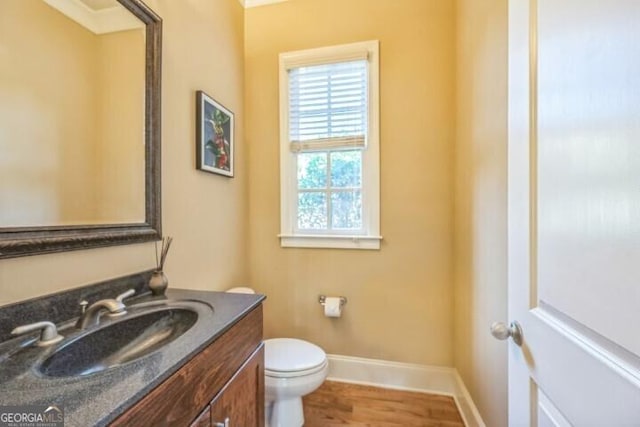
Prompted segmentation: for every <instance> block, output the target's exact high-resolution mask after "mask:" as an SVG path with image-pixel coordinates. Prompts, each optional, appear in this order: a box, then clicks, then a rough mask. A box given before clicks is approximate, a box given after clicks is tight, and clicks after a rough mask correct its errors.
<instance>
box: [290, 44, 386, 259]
mask: <svg viewBox="0 0 640 427" xmlns="http://www.w3.org/2000/svg"><path fill="white" fill-rule="evenodd" d="M363 57H366V58H367V61H368V67H367V68H368V94H367V96H368V105H367V116H368V120H367V140H366V147H365V148H363V149H362V183H361V184H362V231H361V232H360V233H354V232H351V231H350V230H317V231H313V232H311V231H309V232H306V230H305V233H301V232H299V231H298V226H297V222H298V221H297V217H296V214H297V203H298V177H297V166H298V165H297V154H296V153H294V152H292V151H291V149H290V141H289V73H288V70H289V69H291V68H298V67H305V66H313V65H322V64H331V63H336V62H346V61H350V60H351V61H352V60H354V59H361V58H363ZM279 74H280V76H279V79H280V234H279V235H278V237H279V238H280V245H281V246H282V247H298V248H341V249H374V250H375V249H380V241H381V240H382V236H381V235H380V94H379V86H380V83H379V81H380V79H379V42H378V41H377V40H372V41H365V42H358V43H350V44H343V45H338V46H328V47H321V48H316V49H308V50H300V51H294V52H287V53H281V54H280V56H279ZM331 151H337V150H331V149H328V150H319V152H331ZM327 173H330V171H329V170H328V171H327Z"/></svg>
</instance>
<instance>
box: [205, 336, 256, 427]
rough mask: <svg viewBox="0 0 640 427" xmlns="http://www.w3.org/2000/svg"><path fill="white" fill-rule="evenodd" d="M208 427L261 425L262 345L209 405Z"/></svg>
mask: <svg viewBox="0 0 640 427" xmlns="http://www.w3.org/2000/svg"><path fill="white" fill-rule="evenodd" d="M211 425H212V426H213V427H254V426H255V427H263V426H264V344H262V345H260V347H259V348H258V350H256V352H255V353H254V354H253V356H251V357H250V358H249V359H248V360H247V362H246V363H245V364H244V366H243V367H242V368H241V369H240V370H239V371H238V372H237V373H236V374H235V375H234V377H233V378H232V379H231V381H229V382H228V383H227V385H226V386H225V387H224V388H223V389H222V391H221V392H220V393H219V394H218V396H216V398H215V399H213V401H212V402H211Z"/></svg>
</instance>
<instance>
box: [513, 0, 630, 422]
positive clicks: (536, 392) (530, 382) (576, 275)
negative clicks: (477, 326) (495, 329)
mask: <svg viewBox="0 0 640 427" xmlns="http://www.w3.org/2000/svg"><path fill="white" fill-rule="evenodd" d="M509 9H510V10H509V316H510V320H511V321H517V322H519V324H520V325H521V327H522V332H523V343H522V346H518V345H517V344H515V343H514V342H513V340H510V341H509V425H510V426H567V425H573V426H596V427H609V426H611V427H618V426H640V0H510V1H509Z"/></svg>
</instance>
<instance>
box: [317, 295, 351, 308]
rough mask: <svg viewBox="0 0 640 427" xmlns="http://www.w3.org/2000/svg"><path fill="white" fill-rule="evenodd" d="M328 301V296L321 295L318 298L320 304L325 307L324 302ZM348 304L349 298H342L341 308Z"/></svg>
mask: <svg viewBox="0 0 640 427" xmlns="http://www.w3.org/2000/svg"><path fill="white" fill-rule="evenodd" d="M326 300H327V296H326V295H320V296H318V302H319V303H320V304H321V305H324V302H325V301H326ZM346 304H347V297H340V307H344V306H345V305H346Z"/></svg>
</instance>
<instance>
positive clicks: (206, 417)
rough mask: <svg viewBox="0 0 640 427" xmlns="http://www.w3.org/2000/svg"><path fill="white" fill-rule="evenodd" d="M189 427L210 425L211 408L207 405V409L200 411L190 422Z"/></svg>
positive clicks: (206, 426)
mask: <svg viewBox="0 0 640 427" xmlns="http://www.w3.org/2000/svg"><path fill="white" fill-rule="evenodd" d="M191 427H211V408H210V407H209V406H208V405H207V409H205V410H204V411H202V413H201V414H200V415H198V418H196V419H195V421H194V422H192V423H191Z"/></svg>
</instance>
